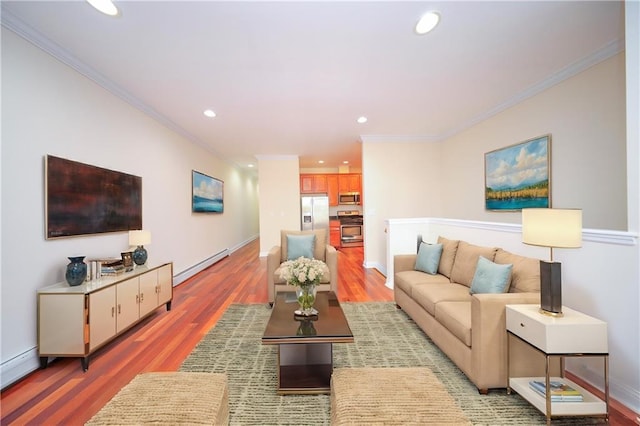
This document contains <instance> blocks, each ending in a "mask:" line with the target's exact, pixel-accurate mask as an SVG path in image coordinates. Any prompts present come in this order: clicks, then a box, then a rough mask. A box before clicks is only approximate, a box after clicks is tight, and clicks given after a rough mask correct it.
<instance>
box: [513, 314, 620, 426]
mask: <svg viewBox="0 0 640 426" xmlns="http://www.w3.org/2000/svg"><path fill="white" fill-rule="evenodd" d="M562 311H563V314H564V316H562V317H551V316H547V315H544V314H541V313H540V312H539V306H538V305H507V306H506V326H507V333H508V336H512V337H514V338H518V339H520V340H522V341H524V342H526V343H528V344H529V345H530V346H532V347H534V348H536V349H537V350H538V351H540V352H542V353H543V354H544V356H545V360H546V366H545V371H546V375H545V377H512V376H511V374H510V370H508V371H509V373H508V375H509V383H508V387H507V392H510V391H511V390H512V389H513V390H515V391H516V392H517V393H518V394H520V396H522V397H523V398H524V399H526V400H527V401H529V402H530V403H531V404H532V405H533V406H534V407H536V408H537V409H538V410H540V411H541V412H542V413H544V414H545V416H546V417H547V424H550V422H551V418H552V417H559V416H603V417H605V421H608V419H609V349H608V344H607V323H605V322H604V321H601V320H599V319H596V318H593V317H590V316H588V315H585V314H583V313H581V312H578V311H575V310H573V309H569V308H567V307H566V306H564V307H563V308H562ZM507 349H509V344H508V345H507ZM579 356H589V357H601V358H602V359H603V368H604V395H605V396H604V400H602V399H600V398H598V397H597V396H595V395H593V394H592V393H590V392H589V391H587V390H586V389H584V388H583V387H581V386H579V385H578V384H577V383H575V382H572V381H571V380H569V379H567V378H565V377H564V371H562V373H563V376H562V377H550V374H549V370H550V368H549V358H550V357H560V359H561V360H563V358H565V357H579ZM561 364H562V366H563V367H564V362H562V363H561ZM509 366H510V363H509V360H508V355H507V368H509ZM563 370H564V368H563ZM531 380H538V381H541V382H543V383H544V384H545V385H546V387H547V389H546V390H547V392H546V395H545V396H542V395H540V394H539V393H538V392H536V391H534V390H533V389H532V388H531V386H530V385H529V382H530V381H531ZM551 380H557V381H562V382H564V383H566V384H568V385H570V386H571V387H573V388H574V389H577V390H578V391H580V393H581V394H582V396H583V400H582V401H580V402H564V401H563V402H552V401H551V398H550V396H549V393H548V392H549V382H550V381H551Z"/></svg>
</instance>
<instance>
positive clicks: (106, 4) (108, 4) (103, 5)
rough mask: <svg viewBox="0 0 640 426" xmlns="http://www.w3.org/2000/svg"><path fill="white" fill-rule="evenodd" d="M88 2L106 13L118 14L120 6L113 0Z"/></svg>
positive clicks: (90, 0)
mask: <svg viewBox="0 0 640 426" xmlns="http://www.w3.org/2000/svg"><path fill="white" fill-rule="evenodd" d="M87 3H89V4H90V5H91V6H93V7H95V8H96V9H98V10H99V11H100V12H102V13H104V14H105V15H109V16H116V15H117V14H118V8H117V7H116V5H115V4H113V2H112V1H111V0H87Z"/></svg>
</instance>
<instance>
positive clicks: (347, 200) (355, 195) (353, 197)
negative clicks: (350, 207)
mask: <svg viewBox="0 0 640 426" xmlns="http://www.w3.org/2000/svg"><path fill="white" fill-rule="evenodd" d="M338 204H360V193H359V192H341V193H339V194H338Z"/></svg>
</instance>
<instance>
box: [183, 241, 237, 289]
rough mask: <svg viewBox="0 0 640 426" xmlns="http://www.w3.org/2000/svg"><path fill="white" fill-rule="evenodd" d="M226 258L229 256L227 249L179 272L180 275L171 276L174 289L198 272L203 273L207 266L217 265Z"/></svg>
mask: <svg viewBox="0 0 640 426" xmlns="http://www.w3.org/2000/svg"><path fill="white" fill-rule="evenodd" d="M227 256H229V249H228V248H226V249H224V250H221V251H219V252H218V253H216V254H214V255H213V256H210V257H208V258H206V259H204V260H203V261H201V262H198V263H196V264H195V265H193V266H190V267H189V268H187V269H185V270H184V271H182V272H180V273H178V274H176V275H174V276H173V286H174V287H175V286H177V285H178V284H181V283H183V282H184V281H186V280H188V279H189V278H191V277H193V276H194V275H196V274H197V273H198V272H201V271H204V270H205V269H207V268H208V267H209V266H211V265H214V264H216V263H218V262H219V261H220V260H222V259H224V258H225V257H227Z"/></svg>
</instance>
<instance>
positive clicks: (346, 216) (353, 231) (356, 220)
mask: <svg viewBox="0 0 640 426" xmlns="http://www.w3.org/2000/svg"><path fill="white" fill-rule="evenodd" d="M338 219H340V245H341V247H362V245H363V243H364V233H363V229H362V225H363V220H362V215H361V214H360V212H359V211H357V210H352V211H349V210H346V211H338Z"/></svg>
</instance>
